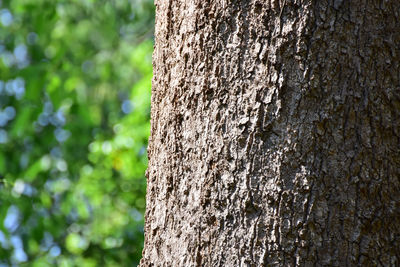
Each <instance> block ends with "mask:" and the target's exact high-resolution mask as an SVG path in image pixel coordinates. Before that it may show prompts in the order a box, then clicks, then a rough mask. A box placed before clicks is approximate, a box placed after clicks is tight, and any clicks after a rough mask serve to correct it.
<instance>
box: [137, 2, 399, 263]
mask: <svg viewBox="0 0 400 267" xmlns="http://www.w3.org/2000/svg"><path fill="white" fill-rule="evenodd" d="M156 6H157V18H156V45H155V51H154V80H153V95H152V132H151V138H150V145H149V158H150V162H149V169H148V173H147V174H148V188H147V211H146V226H145V236H146V238H145V239H146V240H145V249H144V251H143V259H142V261H141V266H400V181H399V179H400V66H399V62H400V22H399V19H400V1H398V0H386V1H383V0H381V1H378V0H377V1H367V0H357V1H356V0H334V1H333V0H331V1H327V0H325V1H324V0H318V1H311V0H281V1H277V0H242V1H239V0H219V1H210V0H185V1H183V0H181V1H178V0H159V1H156Z"/></svg>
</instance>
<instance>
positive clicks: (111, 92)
mask: <svg viewBox="0 0 400 267" xmlns="http://www.w3.org/2000/svg"><path fill="white" fill-rule="evenodd" d="M153 20H154V7H153V3H152V1H151V0H12V1H11V0H8V1H7V0H3V1H1V0H0V266H1V267H4V266H37V267H45V266H134V265H136V264H137V263H138V262H139V260H140V257H141V250H142V246H143V212H144V209H145V199H144V195H145V178H144V170H145V168H146V165H147V155H146V146H147V138H148V135H149V131H150V130H149V128H150V126H149V117H150V84H151V76H152V66H151V52H152V49H153V26H154V25H153Z"/></svg>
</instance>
